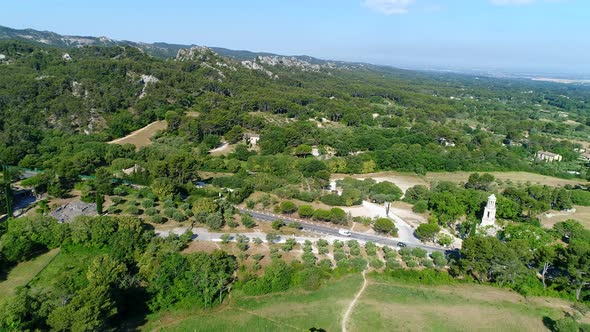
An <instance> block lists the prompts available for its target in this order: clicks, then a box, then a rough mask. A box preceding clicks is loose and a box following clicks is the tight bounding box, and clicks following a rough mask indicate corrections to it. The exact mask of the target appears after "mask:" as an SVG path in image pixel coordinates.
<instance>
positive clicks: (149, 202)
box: [141, 199, 154, 209]
mask: <svg viewBox="0 0 590 332" xmlns="http://www.w3.org/2000/svg"><path fill="white" fill-rule="evenodd" d="M141 206H142V207H144V208H146V209H147V208H151V207H154V201H152V200H151V199H146V200H143V201H142V202H141Z"/></svg>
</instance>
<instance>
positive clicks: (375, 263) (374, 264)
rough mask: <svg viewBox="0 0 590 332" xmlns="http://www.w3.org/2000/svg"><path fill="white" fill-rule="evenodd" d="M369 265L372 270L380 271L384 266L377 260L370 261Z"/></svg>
mask: <svg viewBox="0 0 590 332" xmlns="http://www.w3.org/2000/svg"><path fill="white" fill-rule="evenodd" d="M369 265H370V266H371V267H372V268H374V269H381V268H383V266H385V263H383V261H382V260H380V259H379V258H373V259H371V262H370V263H369Z"/></svg>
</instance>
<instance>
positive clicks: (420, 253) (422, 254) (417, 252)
mask: <svg viewBox="0 0 590 332" xmlns="http://www.w3.org/2000/svg"><path fill="white" fill-rule="evenodd" d="M412 255H413V256H414V257H418V258H426V255H428V252H427V251H426V250H424V249H422V248H413V249H412Z"/></svg>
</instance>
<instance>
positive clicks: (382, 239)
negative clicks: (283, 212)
mask: <svg viewBox="0 0 590 332" xmlns="http://www.w3.org/2000/svg"><path fill="white" fill-rule="evenodd" d="M236 208H237V209H238V210H240V211H241V212H246V213H249V214H251V215H252V217H254V218H255V219H258V220H260V221H267V222H272V221H275V220H277V219H281V220H284V221H285V222H294V221H296V222H299V223H301V226H302V228H303V229H304V230H306V231H310V232H314V233H319V234H325V235H331V236H336V237H341V238H345V239H346V238H348V239H355V240H359V241H365V242H366V241H372V242H375V243H379V244H383V245H388V246H393V247H395V246H397V243H398V242H399V239H396V238H393V237H386V236H380V235H373V234H365V233H358V232H351V236H349V237H343V236H342V235H340V234H339V233H338V228H334V227H330V226H324V225H317V224H312V223H306V222H305V221H301V220H297V219H292V218H286V217H283V216H278V215H273V214H270V213H266V212H259V211H253V210H247V209H242V208H239V207H236ZM406 245H407V246H408V247H410V248H414V247H418V248H422V249H426V250H427V251H428V252H433V251H441V252H444V251H446V249H445V248H442V247H435V246H429V245H425V244H422V243H406Z"/></svg>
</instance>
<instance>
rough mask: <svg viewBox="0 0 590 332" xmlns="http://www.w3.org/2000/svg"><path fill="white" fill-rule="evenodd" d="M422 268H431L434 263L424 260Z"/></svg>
mask: <svg viewBox="0 0 590 332" xmlns="http://www.w3.org/2000/svg"><path fill="white" fill-rule="evenodd" d="M422 266H424V267H427V268H431V267H433V266H434V263H433V262H432V260H430V259H425V260H423V261H422Z"/></svg>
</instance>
